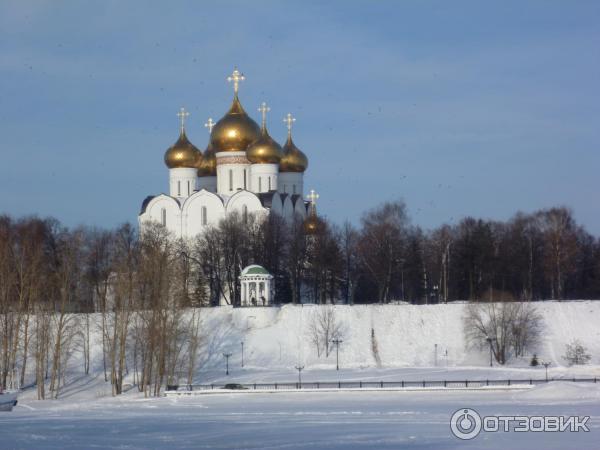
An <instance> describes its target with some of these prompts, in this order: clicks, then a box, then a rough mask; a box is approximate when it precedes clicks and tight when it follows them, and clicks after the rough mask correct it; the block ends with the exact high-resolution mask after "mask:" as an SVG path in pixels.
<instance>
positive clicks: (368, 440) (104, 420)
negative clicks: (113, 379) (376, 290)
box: [0, 382, 600, 450]
mask: <svg viewBox="0 0 600 450" xmlns="http://www.w3.org/2000/svg"><path fill="white" fill-rule="evenodd" d="M465 407H469V408H473V409H474V410H476V411H477V412H478V413H479V414H481V415H482V416H483V415H509V416H515V415H536V416H539V415H550V414H556V415H577V416H591V419H590V421H589V422H588V427H589V428H590V432H579V433H567V432H564V433H531V432H529V433H516V432H497V433H486V432H481V433H480V434H479V436H477V437H476V438H475V439H473V440H471V441H461V440H459V439H457V438H456V437H454V436H453V435H452V434H451V431H450V417H451V416H452V414H453V413H454V412H455V411H456V410H458V409H460V408H465ZM0 430H2V440H1V441H0V448H2V449H77V450H81V449H102V448H118V449H175V448H186V449H192V448H194V449H197V448H211V449H213V448H215V449H379V448H381V449H399V448H409V449H451V448H457V449H458V448H460V449H464V448H477V449H488V448H490V449H507V448H511V449H521V448H522V449H531V448H544V449H565V448H577V449H578V450H585V449H597V448H598V442H600V385H599V384H596V385H594V384H593V383H580V384H573V383H568V382H561V383H551V384H549V385H544V386H538V387H536V388H533V389H528V390H526V391H491V392H482V391H447V392H440V391H427V392H415V391H411V392H326V393H319V392H317V393H307V392H304V393H278V394H219V395H202V396H197V397H191V398H164V397H163V398H156V399H144V398H142V397H140V396H139V394H137V393H129V394H127V395H124V396H122V397H121V398H111V397H106V398H97V399H96V398H82V397H80V396H78V395H72V396H71V397H70V398H68V399H64V400H55V401H43V402H40V401H34V400H31V399H28V398H27V396H25V398H24V399H23V400H22V401H21V402H20V404H19V406H18V407H16V408H15V410H14V411H13V412H12V413H3V414H1V415H0Z"/></svg>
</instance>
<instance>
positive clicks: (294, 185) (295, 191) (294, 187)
mask: <svg viewBox="0 0 600 450" xmlns="http://www.w3.org/2000/svg"><path fill="white" fill-rule="evenodd" d="M294 195H296V185H294Z"/></svg>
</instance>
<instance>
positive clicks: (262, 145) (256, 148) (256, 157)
mask: <svg viewBox="0 0 600 450" xmlns="http://www.w3.org/2000/svg"><path fill="white" fill-rule="evenodd" d="M282 156H283V150H282V148H281V145H279V144H278V143H277V142H275V140H274V139H273V138H272V137H271V136H269V132H268V131H267V127H266V126H264V127H263V128H262V130H261V132H260V136H259V138H258V139H257V140H256V141H254V142H253V143H252V144H250V147H248V150H246V158H248V160H249V161H250V162H251V163H253V164H277V163H279V161H281V157H282Z"/></svg>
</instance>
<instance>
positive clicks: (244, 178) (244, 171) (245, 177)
mask: <svg viewBox="0 0 600 450" xmlns="http://www.w3.org/2000/svg"><path fill="white" fill-rule="evenodd" d="M244 189H246V169H244Z"/></svg>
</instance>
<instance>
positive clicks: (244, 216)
mask: <svg viewBox="0 0 600 450" xmlns="http://www.w3.org/2000/svg"><path fill="white" fill-rule="evenodd" d="M242 217H243V218H244V223H248V206H246V205H244V206H242Z"/></svg>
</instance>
